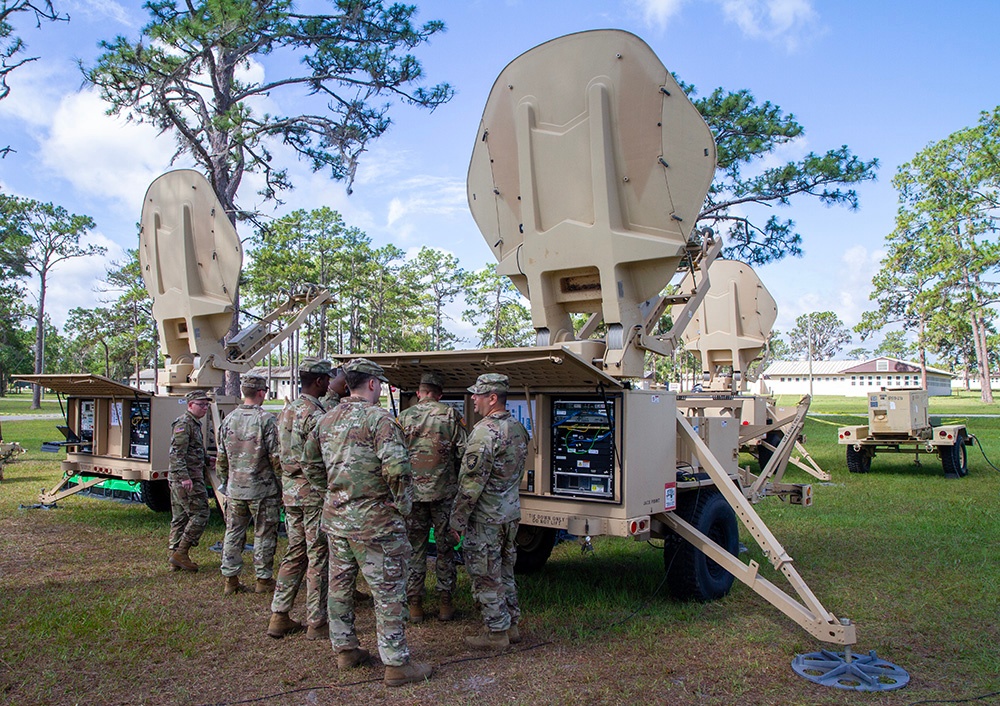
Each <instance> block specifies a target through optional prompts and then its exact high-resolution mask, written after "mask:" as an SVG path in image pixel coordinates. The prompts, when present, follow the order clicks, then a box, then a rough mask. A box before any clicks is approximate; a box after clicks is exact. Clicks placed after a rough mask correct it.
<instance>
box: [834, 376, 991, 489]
mask: <svg viewBox="0 0 1000 706" xmlns="http://www.w3.org/2000/svg"><path fill="white" fill-rule="evenodd" d="M837 437H838V438H837V441H838V443H839V444H841V445H842V446H846V447H847V470H849V471H850V472H851V473H868V471H870V470H871V467H872V459H874V458H875V456H876V454H877V453H879V452H881V453H912V454H914V455H915V456H916V457H918V458H919V454H937V455H938V456H940V457H941V466H942V468H944V475H945V477H946V478H961V477H963V476H965V475H966V474H967V473H968V472H969V464H968V455H967V452H966V448H965V447H966V446H967V445H968V444H969V443H972V442H974V441H975V440H976V437H975V436H973V435H972V434H970V433H969V431H968V430H967V429H966V428H965V425H964V424H945V425H938V426H935V425H933V424H931V420H930V418H929V417H928V415H927V392H926V391H925V390H905V389H904V390H891V389H889V390H881V391H879V392H869V393H868V426H846V427H840V428H839V429H838V430H837Z"/></svg>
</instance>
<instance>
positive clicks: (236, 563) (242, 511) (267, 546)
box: [222, 495, 281, 579]
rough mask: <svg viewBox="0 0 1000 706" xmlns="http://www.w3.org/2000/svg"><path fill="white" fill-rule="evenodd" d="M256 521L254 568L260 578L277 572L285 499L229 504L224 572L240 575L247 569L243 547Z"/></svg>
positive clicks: (224, 573)
mask: <svg viewBox="0 0 1000 706" xmlns="http://www.w3.org/2000/svg"><path fill="white" fill-rule="evenodd" d="M251 519H252V520H253V526H254V540H253V568H254V573H255V574H256V576H257V578H259V579H269V578H271V577H272V576H273V575H274V551H275V549H276V548H277V546H278V523H279V522H280V521H281V498H279V497H278V496H277V495H272V496H271V497H269V498H259V499H256V500H241V499H239V498H229V502H227V503H226V538H225V539H224V540H223V542H222V575H223V576H238V575H239V573H240V570H241V569H242V568H243V546H244V544H245V542H246V539H247V527H248V526H249V525H250V520H251Z"/></svg>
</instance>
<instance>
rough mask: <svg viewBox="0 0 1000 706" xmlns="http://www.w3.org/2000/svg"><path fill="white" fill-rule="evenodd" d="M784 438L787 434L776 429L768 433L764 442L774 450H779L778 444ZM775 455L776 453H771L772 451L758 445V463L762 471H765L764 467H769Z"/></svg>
mask: <svg viewBox="0 0 1000 706" xmlns="http://www.w3.org/2000/svg"><path fill="white" fill-rule="evenodd" d="M784 438H785V432H783V431H781V430H780V429H775V430H774V431H769V432H767V435H766V436H765V437H764V441H766V442H767V443H769V444H770V445H771V446H773V447H774V448H778V444H780V443H781V440H782V439H784ZM773 455H774V452H773V451H771V449H769V448H766V447H764V446H761V445H760V444H758V445H757V463H758V464H759V465H760V470H762V471H763V470H764V466H766V465H767V463H768V461H770V460H771V457H772V456H773Z"/></svg>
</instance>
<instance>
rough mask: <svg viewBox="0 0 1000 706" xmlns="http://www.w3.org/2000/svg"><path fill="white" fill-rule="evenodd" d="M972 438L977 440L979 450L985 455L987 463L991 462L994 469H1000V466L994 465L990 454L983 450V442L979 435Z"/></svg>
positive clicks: (990, 464)
mask: <svg viewBox="0 0 1000 706" xmlns="http://www.w3.org/2000/svg"><path fill="white" fill-rule="evenodd" d="M972 438H973V439H975V440H976V445H977V446H979V452H980V453H981V454H982V455H983V458H984V459H985V460H986V463H988V464H989V466H990V468H992V469H993V470H994V471H1000V468H997V467H996V466H994V465H993V462H992V461H990V459H989V456H987V455H986V451H984V450H983V443H982V442H981V441H980V440H979V437H978V436H974V437H972Z"/></svg>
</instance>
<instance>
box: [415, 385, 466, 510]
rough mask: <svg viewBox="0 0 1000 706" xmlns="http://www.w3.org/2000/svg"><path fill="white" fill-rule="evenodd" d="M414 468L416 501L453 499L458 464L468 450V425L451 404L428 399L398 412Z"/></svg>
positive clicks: (456, 482) (455, 489) (456, 485)
mask: <svg viewBox="0 0 1000 706" xmlns="http://www.w3.org/2000/svg"><path fill="white" fill-rule="evenodd" d="M399 425H400V426H401V427H402V428H403V436H405V437H406V445H407V447H408V448H409V450H410V467H411V468H412V469H413V501H414V502H433V501H435V500H444V499H446V498H447V499H449V500H450V499H452V498H454V497H455V492H456V491H457V490H458V463H459V461H461V459H462V454H464V453H465V438H466V433H465V425H463V424H462V418H461V416H460V415H459V414H458V412H457V411H455V410H454V409H453V408H452V407H449V406H448V405H446V404H444V403H443V402H435V401H433V400H425V401H423V402H419V403H417V404H415V405H413V406H412V407H408V408H406V409H404V410H403V411H402V412H401V413H400V415H399Z"/></svg>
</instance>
